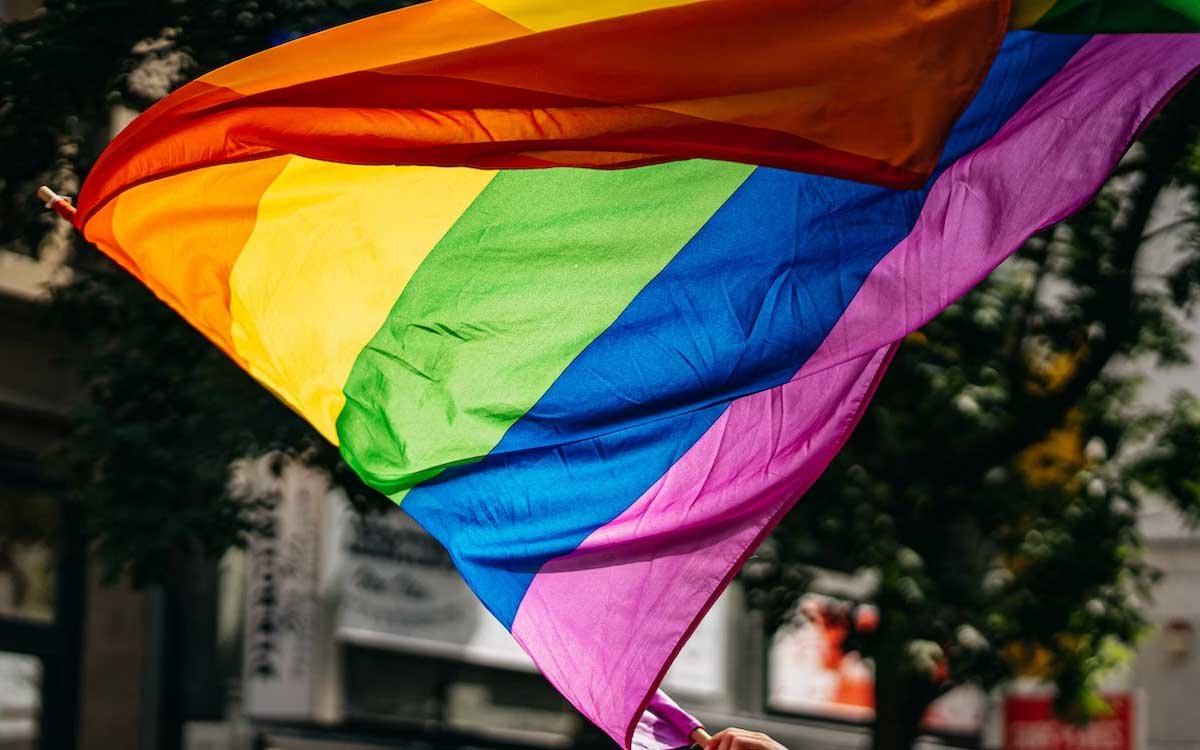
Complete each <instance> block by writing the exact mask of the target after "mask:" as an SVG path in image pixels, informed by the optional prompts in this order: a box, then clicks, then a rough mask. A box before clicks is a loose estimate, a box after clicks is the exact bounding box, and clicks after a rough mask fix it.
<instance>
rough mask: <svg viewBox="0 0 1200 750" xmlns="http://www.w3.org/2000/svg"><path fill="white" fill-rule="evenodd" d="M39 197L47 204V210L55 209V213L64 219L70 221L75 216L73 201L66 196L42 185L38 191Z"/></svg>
mask: <svg viewBox="0 0 1200 750" xmlns="http://www.w3.org/2000/svg"><path fill="white" fill-rule="evenodd" d="M37 197H38V200H40V201H42V202H43V203H45V204H46V208H52V209H54V212H55V213H57V214H58V215H59V216H61V217H63V218H64V219H67V220H68V221H69V220H71V219H72V218H73V217H74V216H75V207H74V206H72V205H71V199H70V198H68V197H66V196H65V195H59V194H58V193H56V192H54V191H53V190H51V189H50V188H48V187H46V186H45V185H42V186H41V187H39V188H38V189H37Z"/></svg>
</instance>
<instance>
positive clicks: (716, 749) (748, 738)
mask: <svg viewBox="0 0 1200 750" xmlns="http://www.w3.org/2000/svg"><path fill="white" fill-rule="evenodd" d="M704 750H787V748H786V747H784V746H783V745H781V744H779V743H778V742H776V741H775V740H773V739H771V738H770V737H768V736H767V735H765V734H763V733H762V732H751V731H749V730H747V729H737V728H734V727H730V728H729V729H724V730H722V731H720V732H717V733H716V734H714V735H713V736H712V737H711V738H710V739H709V740H708V742H706V743H705V744H704Z"/></svg>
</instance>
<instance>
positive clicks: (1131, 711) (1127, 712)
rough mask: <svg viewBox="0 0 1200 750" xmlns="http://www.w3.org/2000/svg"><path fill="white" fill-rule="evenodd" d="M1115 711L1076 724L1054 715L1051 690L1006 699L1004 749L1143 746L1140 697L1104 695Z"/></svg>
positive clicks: (1137, 749)
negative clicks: (1139, 709)
mask: <svg viewBox="0 0 1200 750" xmlns="http://www.w3.org/2000/svg"><path fill="white" fill-rule="evenodd" d="M1104 698H1105V701H1106V702H1107V703H1108V705H1109V708H1110V709H1111V713H1109V714H1108V715H1106V716H1099V717H1097V718H1095V719H1093V720H1092V721H1091V722H1089V723H1088V724H1087V725H1086V726H1082V727H1076V726H1073V725H1071V724H1068V723H1066V722H1063V721H1061V720H1059V719H1058V718H1057V717H1056V716H1055V715H1054V696H1053V695H1050V694H1037V695H1010V696H1007V697H1006V698H1005V700H1004V750H1143V747H1144V745H1143V744H1142V743H1141V742H1140V737H1139V732H1138V701H1137V700H1136V695H1135V694H1131V693H1122V694H1110V695H1105V696H1104Z"/></svg>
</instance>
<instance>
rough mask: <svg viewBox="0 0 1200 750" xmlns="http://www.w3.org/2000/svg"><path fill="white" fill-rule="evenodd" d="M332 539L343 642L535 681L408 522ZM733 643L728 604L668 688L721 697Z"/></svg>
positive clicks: (370, 521) (696, 639)
mask: <svg viewBox="0 0 1200 750" xmlns="http://www.w3.org/2000/svg"><path fill="white" fill-rule="evenodd" d="M335 539H336V541H335V542H334V547H335V549H336V550H337V553H336V563H335V568H336V569H335V570H334V573H333V574H334V576H335V579H336V580H337V581H339V584H338V585H339V586H340V591H341V596H340V602H341V607H340V610H339V612H338V616H337V635H338V638H339V640H341V641H343V642H349V643H355V644H358V645H362V646H371V647H376V648H387V649H395V650H401V651H410V652H413V653H420V654H425V655H428V656H436V657H441V658H446V659H457V660H461V661H465V662H470V663H474V664H481V665H485V666H493V667H501V668H507V669H517V670H522V671H529V672H533V671H536V667H535V666H534V664H533V662H532V660H530V658H529V656H528V655H527V654H526V653H525V652H524V651H523V650H522V649H521V647H520V646H519V645H517V642H516V641H515V640H513V637H512V635H510V634H509V632H508V631H507V630H505V628H504V626H503V625H501V624H500V623H499V621H497V620H496V618H494V617H492V615H491V613H489V612H488V611H487V609H486V608H484V606H483V605H482V604H481V603H480V602H479V600H478V598H476V596H475V594H474V593H473V592H472V591H471V590H470V589H469V588H468V587H467V584H466V582H465V581H463V579H462V577H461V576H460V575H459V574H458V571H457V570H455V568H454V564H453V562H452V561H451V559H450V555H449V554H447V553H446V551H445V550H444V549H443V548H442V546H441V545H440V544H439V543H438V542H437V541H436V540H435V539H433V537H431V536H429V535H428V534H427V533H426V532H425V531H424V530H423V529H422V528H421V527H420V526H419V525H418V524H417V523H416V522H415V521H413V520H412V519H411V518H409V516H408V515H407V514H406V513H404V512H402V511H400V510H399V509H397V510H396V511H393V512H389V513H385V514H377V515H369V516H359V515H356V514H354V513H353V512H351V511H349V510H348V509H344V510H343V511H342V512H341V513H340V517H339V518H338V519H337V521H336V532H335ZM727 639H728V608H727V606H726V603H725V598H724V597H723V598H721V599H719V600H718V601H717V602H716V604H715V605H714V606H713V608H712V609H711V610H710V611H709V613H708V616H707V617H706V618H705V619H704V621H703V622H701V624H700V626H699V627H698V628H697V629H696V631H695V633H693V634H692V637H691V638H690V639H689V641H688V643H687V644H686V645H685V646H684V647H683V649H682V650H681V651H680V652H679V656H678V657H677V658H676V660H675V664H674V665H673V666H672V668H671V670H670V671H669V672H668V673H667V676H666V678H665V679H664V680H663V686H664V688H666V689H667V690H668V691H677V692H679V693H680V694H682V695H685V696H689V697H695V698H709V697H715V696H720V695H722V694H724V692H725V689H726V679H725V676H726V669H725V667H726V664H725V654H726V651H727V648H728V643H727Z"/></svg>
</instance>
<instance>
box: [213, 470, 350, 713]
mask: <svg viewBox="0 0 1200 750" xmlns="http://www.w3.org/2000/svg"><path fill="white" fill-rule="evenodd" d="M234 491H235V492H242V493H246V494H247V496H250V497H255V498H262V499H264V500H265V501H266V502H265V503H264V507H263V509H262V511H261V512H260V515H259V517H258V518H257V519H256V520H257V521H258V522H259V523H260V524H261V525H262V527H263V533H261V534H257V535H255V536H254V537H253V538H252V540H251V542H250V544H249V547H248V550H247V558H248V571H247V574H248V575H247V587H246V625H245V628H246V630H245V655H244V659H243V662H244V667H243V670H244V673H243V679H244V686H245V687H244V691H243V701H244V706H243V708H244V710H245V712H246V714H247V715H249V716H254V717H260V718H272V719H287V718H304V717H310V716H312V715H313V712H314V710H315V706H316V701H317V696H318V692H319V688H320V677H321V672H322V669H321V667H322V663H323V654H325V653H326V650H325V646H326V643H325V641H326V639H324V638H322V633H323V631H324V628H323V627H322V621H321V616H322V608H321V606H320V599H319V592H318V581H319V574H320V564H321V559H320V548H321V530H322V515H323V512H324V509H325V506H326V496H327V494H328V485H327V483H326V480H325V478H324V476H323V475H322V474H321V473H320V472H318V471H316V470H314V469H312V468H309V467H306V466H304V465H302V464H299V463H293V462H291V461H289V460H287V459H285V458H282V457H280V456H265V457H263V458H260V459H255V460H253V461H245V462H242V463H241V464H239V465H238V466H236V467H235V486H234Z"/></svg>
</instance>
